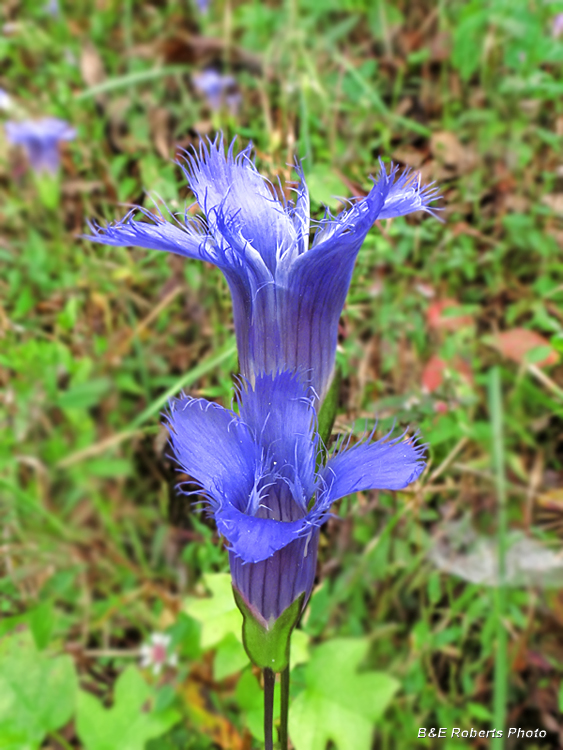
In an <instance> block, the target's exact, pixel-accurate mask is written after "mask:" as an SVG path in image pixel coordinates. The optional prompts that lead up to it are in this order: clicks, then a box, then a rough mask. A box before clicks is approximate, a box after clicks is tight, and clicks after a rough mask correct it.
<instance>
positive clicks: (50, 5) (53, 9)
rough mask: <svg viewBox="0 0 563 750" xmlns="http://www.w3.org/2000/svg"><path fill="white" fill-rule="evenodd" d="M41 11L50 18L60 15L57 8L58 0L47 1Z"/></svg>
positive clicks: (59, 10) (58, 7)
mask: <svg viewBox="0 0 563 750" xmlns="http://www.w3.org/2000/svg"><path fill="white" fill-rule="evenodd" d="M43 9H44V10H45V12H46V13H48V14H49V15H50V16H53V17H56V16H58V15H60V12H61V9H60V6H59V0H47V2H46V3H45V5H44V8H43Z"/></svg>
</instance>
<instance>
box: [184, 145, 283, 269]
mask: <svg viewBox="0 0 563 750" xmlns="http://www.w3.org/2000/svg"><path fill="white" fill-rule="evenodd" d="M234 146H235V141H233V142H232V143H231V145H230V146H229V149H228V152H227V154H226V155H225V149H224V142H223V138H222V137H220V138H219V137H217V138H216V139H215V141H213V142H208V143H207V144H206V143H203V142H202V143H201V146H200V150H199V154H198V153H197V152H194V153H189V152H186V153H185V156H184V163H182V162H180V166H181V167H182V169H183V171H184V174H185V176H186V178H187V180H188V182H189V185H190V188H191V189H192V190H193V192H194V193H195V195H196V198H197V201H198V203H199V205H200V207H201V209H202V210H203V212H204V213H205V215H206V217H207V221H208V224H209V226H210V228H212V229H213V228H215V227H216V222H217V219H218V217H219V216H223V217H224V222H223V227H222V234H223V236H224V238H225V239H226V240H227V241H228V242H230V241H231V234H232V235H233V239H235V238H236V235H237V234H240V235H241V236H242V238H243V239H244V240H245V241H246V242H248V243H250V245H251V246H252V247H253V248H254V249H255V250H256V251H258V252H259V253H260V255H261V257H262V258H263V260H264V262H265V263H266V265H267V266H268V268H269V269H270V271H273V270H274V269H275V267H276V260H277V258H278V257H279V255H280V254H283V253H284V252H285V251H287V249H288V248H290V247H291V246H293V245H294V244H295V241H296V232H295V229H294V226H293V222H292V221H291V219H290V218H289V216H288V214H287V213H286V210H285V207H284V205H283V204H282V203H281V202H280V201H279V200H278V199H277V197H276V196H275V194H274V191H273V188H272V187H271V186H270V185H269V184H268V182H267V181H266V180H265V178H264V177H262V175H261V174H260V173H259V172H258V170H257V169H256V167H255V165H254V163H253V162H252V161H251V158H250V154H251V150H252V145H251V144H249V145H248V146H247V148H245V149H244V150H243V151H241V152H240V153H239V154H237V155H236V156H235V155H234ZM234 244H236V242H235V243H234Z"/></svg>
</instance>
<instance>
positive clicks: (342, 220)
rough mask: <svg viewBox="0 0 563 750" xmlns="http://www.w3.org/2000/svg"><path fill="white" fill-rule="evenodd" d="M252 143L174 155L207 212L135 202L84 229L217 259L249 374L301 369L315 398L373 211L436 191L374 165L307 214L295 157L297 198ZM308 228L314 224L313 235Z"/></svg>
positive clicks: (421, 203) (325, 380) (107, 238)
mask: <svg viewBox="0 0 563 750" xmlns="http://www.w3.org/2000/svg"><path fill="white" fill-rule="evenodd" d="M250 157H251V146H250V145H249V146H248V147H247V148H245V149H244V150H243V151H241V152H240V153H239V154H238V155H237V156H235V155H234V141H233V143H232V144H231V146H230V148H229V150H228V154H227V155H225V150H224V146H223V140H222V138H217V139H216V140H215V141H214V142H213V143H210V142H209V143H202V145H201V147H200V151H199V154H198V153H197V152H196V151H194V152H193V153H186V154H185V156H184V159H183V161H181V162H179V163H180V166H181V167H182V169H183V171H184V174H185V176H186V179H187V180H188V183H189V186H190V187H191V189H192V190H193V192H194V194H195V196H196V198H197V202H198V203H199V206H200V207H201V209H202V210H203V212H204V213H205V216H206V221H203V220H202V219H200V218H193V217H192V216H190V215H189V214H188V212H187V211H186V212H185V213H184V214H178V215H175V214H172V213H171V212H170V211H168V216H167V217H165V216H163V215H162V213H161V212H160V211H159V212H158V215H155V213H153V212H151V211H148V210H147V209H144V208H140V209H139V210H140V211H141V213H142V214H144V216H145V217H146V218H147V219H149V222H146V221H135V220H134V219H133V215H134V212H130V213H129V214H128V215H127V216H126V217H125V218H124V219H123V220H122V221H119V222H117V223H115V224H110V225H108V226H106V227H101V226H99V225H95V224H91V225H90V229H91V230H92V235H90V236H88V239H92V240H94V241H96V242H101V243H103V244H106V245H117V246H120V247H127V246H130V245H136V246H138V247H145V248H153V249H155V250H166V251H169V252H173V253H177V254H178V255H183V256H185V257H187V258H199V259H201V260H206V261H208V262H211V263H214V264H215V265H216V266H218V267H219V268H220V269H221V270H222V272H223V274H224V275H225V278H226V279H227V282H228V284H229V288H230V290H231V295H232V299H233V312H234V321H235V330H236V336H237V345H238V354H239V366H240V371H241V373H242V375H243V376H244V377H245V378H247V379H248V380H249V381H250V382H251V383H253V382H254V380H255V378H256V376H257V375H258V374H260V373H264V372H266V373H275V372H278V371H281V370H296V371H300V372H302V373H304V374H305V377H306V378H308V379H309V382H310V385H311V386H312V387H313V389H314V391H315V392H316V393H317V395H318V397H319V400H321V401H322V399H323V398H324V396H325V395H326V392H327V390H328V387H329V385H330V382H331V379H332V374H333V371H334V363H335V354H336V344H337V333H338V320H339V318H340V314H341V312H342V309H343V307H344V301H345V299H346V294H347V292H348V287H349V285H350V280H351V278H352V271H353V268H354V263H355V260H356V256H357V254H358V252H359V250H360V247H361V245H362V243H363V241H364V239H365V236H366V234H367V233H368V231H369V229H370V228H371V227H372V225H373V223H374V222H375V220H376V219H389V218H392V217H394V216H403V215H405V214H409V213H411V212H413V211H426V212H427V213H430V214H433V213H434V209H432V208H430V203H431V202H432V201H433V200H435V199H436V197H437V194H438V191H437V189H436V188H432V187H431V186H426V187H423V186H422V185H421V182H420V175H417V174H414V173H412V172H410V171H406V172H403V174H402V175H400V176H398V174H397V168H396V167H393V166H392V167H391V169H390V172H389V174H387V172H386V171H385V168H384V167H383V165H381V171H380V174H379V176H378V178H377V179H376V180H374V186H373V188H372V189H371V191H370V193H369V194H368V195H367V196H366V197H365V198H362V199H361V200H355V201H350V204H349V208H348V209H347V210H346V211H343V212H342V213H341V214H339V215H338V216H332V215H331V214H330V213H329V212H328V211H327V213H326V215H325V217H324V218H323V219H322V220H320V221H312V220H311V218H310V212H309V193H308V190H307V185H306V183H305V179H304V176H303V172H302V170H301V167H300V166H299V165H296V167H295V169H296V171H297V174H298V176H299V183H298V185H297V187H294V188H292V190H294V192H295V193H296V199H295V201H290V200H286V199H285V197H284V195H283V193H282V192H281V190H280V192H279V193H276V191H275V189H274V188H273V186H272V185H271V184H270V183H269V182H268V181H267V180H266V179H265V178H264V177H262V176H261V175H260V174H259V172H258V171H257V169H256V167H255V165H254V163H253V162H252V160H251V158H250ZM311 228H313V230H314V231H315V234H314V239H313V241H312V243H310V231H311Z"/></svg>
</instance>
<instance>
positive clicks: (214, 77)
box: [192, 68, 240, 112]
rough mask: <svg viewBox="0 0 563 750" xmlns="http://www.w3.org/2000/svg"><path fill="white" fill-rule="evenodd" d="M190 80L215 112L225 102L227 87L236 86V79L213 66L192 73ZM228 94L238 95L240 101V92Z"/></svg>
mask: <svg viewBox="0 0 563 750" xmlns="http://www.w3.org/2000/svg"><path fill="white" fill-rule="evenodd" d="M192 80H193V83H194V86H195V89H196V91H198V92H199V93H200V94H203V95H204V96H205V97H206V99H207V102H208V104H209V106H210V107H211V109H212V110H214V111H216V112H217V111H219V110H220V109H221V107H222V105H223V103H224V102H226V99H227V92H228V91H229V89H233V87H234V86H236V81H235V79H234V78H233V77H232V76H224V75H221V74H220V73H218V72H217V71H216V70H213V68H209V69H208V70H202V71H200V72H197V73H194V74H193V75H192ZM228 96H229V97H232V96H238V98H239V101H240V94H237V93H236V92H233V91H231V92H229V94H228Z"/></svg>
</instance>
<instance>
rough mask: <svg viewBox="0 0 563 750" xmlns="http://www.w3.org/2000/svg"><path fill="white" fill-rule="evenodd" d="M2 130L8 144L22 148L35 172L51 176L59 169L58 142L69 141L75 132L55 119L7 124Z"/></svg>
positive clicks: (61, 121)
mask: <svg viewBox="0 0 563 750" xmlns="http://www.w3.org/2000/svg"><path fill="white" fill-rule="evenodd" d="M4 128H5V130H6V137H7V139H8V141H9V142H10V143H14V144H18V145H20V146H22V147H23V149H24V151H25V153H26V156H27V159H28V161H29V163H30V165H31V168H32V169H33V170H34V171H35V172H50V173H51V174H55V173H56V172H57V169H58V168H59V163H60V156H59V142H60V141H70V140H72V139H73V138H75V136H76V131H75V130H73V128H71V126H70V125H69V124H68V123H67V122H64V120H58V119H57V118H55V117H46V118H44V119H43V120H25V121H23V122H7V123H5V125H4Z"/></svg>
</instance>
